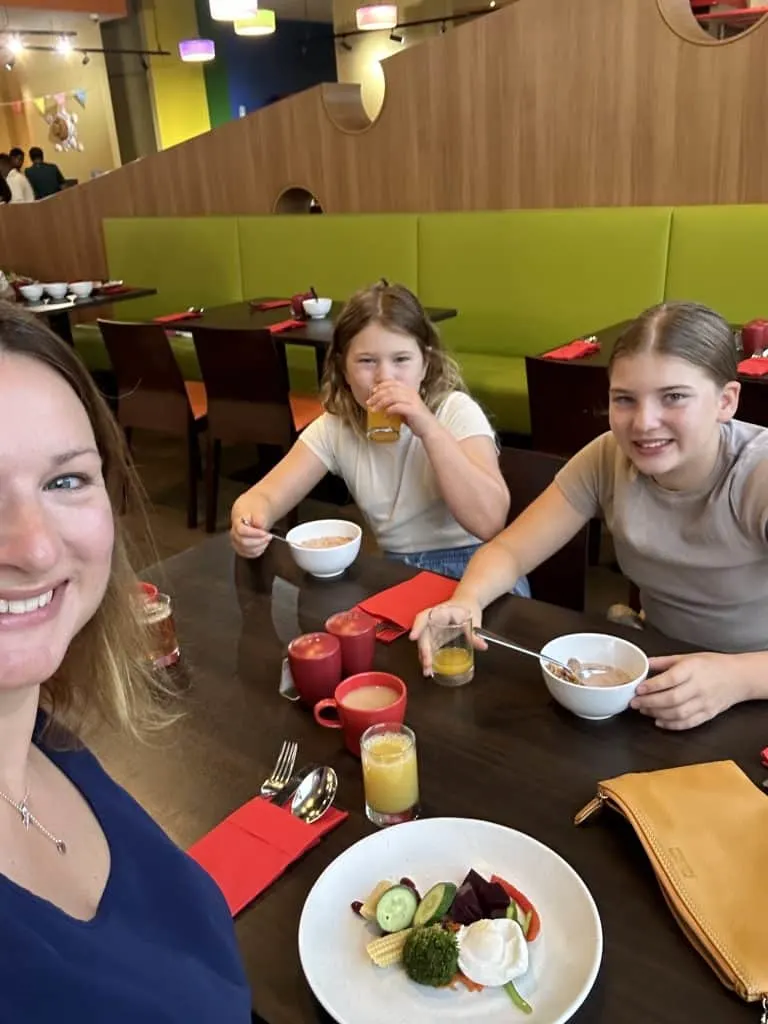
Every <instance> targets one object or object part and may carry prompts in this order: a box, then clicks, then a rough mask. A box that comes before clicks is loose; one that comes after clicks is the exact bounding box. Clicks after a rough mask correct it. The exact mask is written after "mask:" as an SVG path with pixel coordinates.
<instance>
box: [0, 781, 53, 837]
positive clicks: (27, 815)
mask: <svg viewBox="0 0 768 1024" xmlns="http://www.w3.org/2000/svg"><path fill="white" fill-rule="evenodd" d="M0 797H2V799H3V800H5V802H6V803H7V804H10V805H11V807H13V809H14V810H16V811H18V812H19V814H20V815H21V823H22V825H23V826H24V828H25V829H26V830H27V832H29V826H30V825H34V826H35V828H36V829H38V830H39V831H40V832H42V833H43V835H44V836H45V838H46V839H50V841H51V842H52V843H53V844H54V845H55V847H56V849H57V850H58V851H59V853H66V852H67V844H66V843H65V842H64V840H63V839H57V838H56V836H55V835H54V834H53V833H52V832H49V831H48V829H47V828H46V827H45V825H43V824H42V823H41V822H39V821H38V820H37V818H36V817H35V816H34V814H33V813H32V811H30V809H29V805H28V803H27V801H28V800H29V790H27V792H26V793H25V794H24V799H23V800H22V801H21V803H20V804H19V803H17V802H16V801H15V800H13V799H12V798H11V797H9V796H8V794H7V793H4V792H3V791H2V790H1V789H0Z"/></svg>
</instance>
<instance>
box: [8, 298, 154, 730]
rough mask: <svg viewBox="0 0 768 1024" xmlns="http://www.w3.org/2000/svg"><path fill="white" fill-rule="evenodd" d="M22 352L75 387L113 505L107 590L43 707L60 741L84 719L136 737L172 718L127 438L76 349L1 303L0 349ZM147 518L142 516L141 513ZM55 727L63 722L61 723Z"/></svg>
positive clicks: (47, 686)
mask: <svg viewBox="0 0 768 1024" xmlns="http://www.w3.org/2000/svg"><path fill="white" fill-rule="evenodd" d="M2 352H9V353H11V354H13V355H21V356H26V357H27V358H29V359H35V360H37V361H38V362H39V363H42V364H43V365H45V366H47V367H49V368H50V369H52V370H53V371H54V372H55V373H57V374H58V375H59V376H60V377H62V378H63V379H64V380H65V381H66V382H67V384H68V385H69V386H70V387H71V388H72V390H73V391H74V392H75V394H76V395H77V397H78V398H79V399H80V401H81V403H82V405H83V407H84V408H85V411H86V413H87V415H88V419H89V420H90V423H91V427H92V429H93V433H94V437H95V438H96V447H97V448H98V451H99V454H100V455H101V459H102V469H103V474H104V480H105V483H106V488H107V493H108V494H109V499H110V503H111V505H112V513H113V518H114V523H115V542H114V548H113V551H112V566H111V571H110V575H109V582H108V584H107V589H106V593H105V594H104V598H103V599H102V601H101V604H100V605H99V607H98V608H97V610H96V612H95V613H94V615H93V616H92V618H91V619H90V620H89V621H88V622H87V623H86V624H85V626H83V628H82V629H81V630H80V632H79V633H78V634H77V635H76V636H75V637H73V639H72V641H71V642H70V645H69V648H68V650H67V653H66V655H65V656H64V659H63V661H62V663H61V665H60V666H59V667H58V669H57V670H56V672H55V673H54V674H53V675H52V676H51V678H50V679H48V680H47V681H46V682H45V683H44V684H43V686H42V688H41V692H40V706H41V708H42V709H43V710H45V711H46V712H47V713H48V716H49V717H48V727H49V728H50V729H51V733H52V735H54V736H55V737H56V740H57V742H60V741H61V740H62V739H65V738H66V737H67V736H69V737H71V738H75V739H81V738H82V736H83V733H84V730H85V727H86V725H90V724H94V720H99V719H100V720H102V721H106V722H108V723H109V724H111V725H114V726H116V727H118V728H120V729H122V730H124V731H125V732H127V733H129V734H132V735H133V736H135V737H137V738H138V737H139V736H141V735H142V734H143V733H144V732H145V730H147V729H151V728H156V727H158V726H160V725H162V724H165V722H166V721H169V720H170V719H171V716H170V715H169V713H168V709H167V707H165V705H166V703H167V701H166V698H167V697H169V696H170V691H169V689H168V687H167V685H166V684H165V681H164V680H163V679H162V678H161V677H160V676H158V675H157V674H156V673H155V672H154V670H152V669H151V666H150V662H149V660H148V657H147V654H148V650H149V644H148V636H147V632H146V628H145V626H144V625H143V622H142V620H141V617H140V604H139V600H138V598H137V593H138V579H137V577H136V574H135V572H134V570H133V568H132V566H131V560H130V557H129V553H128V541H127V538H126V536H125V533H124V530H123V527H122V524H121V521H120V518H119V516H118V514H117V512H118V510H121V511H123V512H128V511H132V510H136V511H139V512H141V513H142V515H143V511H144V502H143V494H142V489H141V485H140V483H139V481H138V477H137V475H136V471H135V470H134V468H133V465H132V463H131V460H130V456H129V454H128V450H127V446H126V443H125V439H124V437H123V434H122V431H121V430H120V428H119V426H118V424H117V422H116V421H115V419H114V417H113V415H112V413H111V411H110V409H109V408H108V406H107V404H106V402H105V401H104V399H103V398H102V397H101V395H100V394H99V392H98V389H97V388H96V385H95V384H94V383H93V381H92V379H91V377H90V375H89V373H88V371H87V370H86V369H85V367H84V365H83V364H82V363H81V362H80V360H79V359H78V357H77V355H76V354H75V352H74V350H73V349H72V348H71V347H70V346H69V345H67V344H66V343H65V342H63V341H62V340H61V339H60V338H59V337H58V336H57V335H55V334H54V333H53V331H51V330H50V329H49V328H48V327H46V326H44V325H43V324H42V323H41V322H40V321H39V320H37V319H36V318H35V317H33V316H31V315H30V314H28V313H25V312H23V311H21V310H18V309H16V308H14V307H13V306H12V305H10V304H9V303H6V302H0V353H2ZM143 521H144V523H146V517H145V516H143ZM58 727H60V728H58Z"/></svg>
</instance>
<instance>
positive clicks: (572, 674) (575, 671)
mask: <svg viewBox="0 0 768 1024" xmlns="http://www.w3.org/2000/svg"><path fill="white" fill-rule="evenodd" d="M474 633H475V636H479V637H480V639H481V640H489V641H490V642H491V643H492V644H498V645H499V647H508V648H509V650H511V651H517V653H518V654H527V655H529V656H530V657H531V658H535V659H536V661H538V662H541V661H542V660H544V661H546V662H548V663H549V664H550V665H557V667H558V668H559V669H562V671H563V672H565V675H566V679H567V681H568V682H569V683H578V684H579V685H581V684H583V682H584V679H583V676H582V675H581V663H580V662H579V661H577V659H576V658H570V659H569V660H568V664H567V665H564V664H563V663H562V662H561V661H556V660H555V659H554V658H550V657H543V656H542V654H541V652H540V651H531V650H529V649H528V648H527V647H521V646H520V645H519V644H513V643H512V641H511V640H507V639H505V637H503V636H498V635H497V634H496V633H489V632H488V630H487V629H475V630H474Z"/></svg>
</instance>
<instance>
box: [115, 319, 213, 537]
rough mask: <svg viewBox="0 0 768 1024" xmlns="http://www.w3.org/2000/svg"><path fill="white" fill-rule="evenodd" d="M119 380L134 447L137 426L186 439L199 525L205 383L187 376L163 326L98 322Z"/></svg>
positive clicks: (190, 514) (121, 416) (121, 417)
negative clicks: (134, 432) (199, 481)
mask: <svg viewBox="0 0 768 1024" xmlns="http://www.w3.org/2000/svg"><path fill="white" fill-rule="evenodd" d="M98 324H99V329H100V330H101V334H102V337H103V338H104V344H105V346H106V349H107V352H108V354H109V358H110V361H111V363H112V367H113V369H114V371H115V377H116V379H117V389H118V397H117V420H118V422H119V423H120V425H121V426H122V428H123V430H124V431H125V436H126V439H127V441H128V444H129V445H130V442H131V433H132V430H133V428H134V427H139V428H140V429H142V430H156V431H158V432H162V433H165V434H173V435H175V436H177V437H183V438H185V439H186V442H187V525H188V526H189V527H190V528H191V529H194V528H195V527H196V526H197V481H198V478H199V477H200V476H201V475H202V461H201V458H200V442H199V438H200V434H201V433H202V431H204V430H205V429H206V428H207V426H208V418H207V411H208V403H207V399H206V394H205V385H204V384H202V383H201V382H200V381H188V380H186V381H185V380H184V378H183V377H182V374H181V370H180V369H179V364H178V363H177V362H176V357H175V356H174V354H173V349H172V348H171V343H170V341H169V340H168V336H167V334H166V333H165V330H164V328H163V327H162V326H161V325H160V324H151V323H124V322H121V321H117V320H99V321H98Z"/></svg>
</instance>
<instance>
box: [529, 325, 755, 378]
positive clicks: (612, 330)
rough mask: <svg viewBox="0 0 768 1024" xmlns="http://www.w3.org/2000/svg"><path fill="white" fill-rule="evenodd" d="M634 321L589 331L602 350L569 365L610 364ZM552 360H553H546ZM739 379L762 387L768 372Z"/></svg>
mask: <svg viewBox="0 0 768 1024" xmlns="http://www.w3.org/2000/svg"><path fill="white" fill-rule="evenodd" d="M633 322H634V321H632V320H622V321H621V322H620V323H617V324H611V325H610V326H609V327H601V328H600V329H599V330H597V331H588V332H587V333H586V334H585V335H584V337H590V336H594V337H595V338H596V339H597V340H598V341H599V342H600V351H599V352H594V353H592V355H588V356H584V358H583V359H570V360H567V361H566V362H567V365H568V366H574V367H578V366H582V367H584V366H604V367H607V366H608V362H609V360H610V358H611V353H612V352H613V347H614V345H615V344H616V342H617V341H618V340H619V338H620V337H621V336H622V334H624V332H625V331H626V330H627V328H629V327H631V326H632V324H633ZM732 326H733V329H734V330H736V331H738V330H741V324H733V325H732ZM530 358H532V359H543V358H544V353H543V352H541V353H539V354H538V355H536V356H531V357H530ZM546 361H547V362H550V361H551V360H546ZM739 380H740V381H741V382H742V384H749V385H752V384H758V385H760V386H761V387H763V386H765V385H766V384H768V374H766V375H765V376H763V377H751V376H746V375H741V374H740V375H739Z"/></svg>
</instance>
